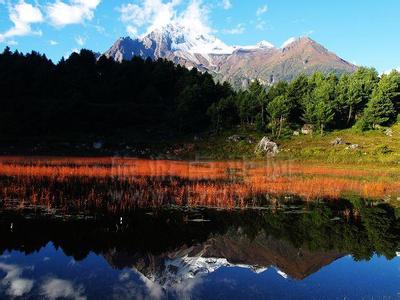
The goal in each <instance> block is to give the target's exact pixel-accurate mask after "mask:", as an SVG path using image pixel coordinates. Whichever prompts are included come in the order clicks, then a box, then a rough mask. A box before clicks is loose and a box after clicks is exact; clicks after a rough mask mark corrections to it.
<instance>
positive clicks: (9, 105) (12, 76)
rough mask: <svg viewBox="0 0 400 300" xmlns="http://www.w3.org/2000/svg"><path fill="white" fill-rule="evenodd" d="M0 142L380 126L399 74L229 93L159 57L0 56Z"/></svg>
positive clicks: (396, 108) (398, 93) (395, 105)
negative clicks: (55, 60) (6, 139)
mask: <svg viewBox="0 0 400 300" xmlns="http://www.w3.org/2000/svg"><path fill="white" fill-rule="evenodd" d="M0 89H1V91H2V93H1V96H0V102H1V110H0V135H1V137H15V136H57V135H64V136H69V135H73V134H79V135H81V136H82V135H87V134H91V135H103V136H104V135H115V134H120V133H125V132H131V133H135V132H136V133H137V132H141V133H145V134H148V135H149V137H153V136H154V135H155V134H162V135H163V136H168V137H171V136H179V135H186V134H193V133H200V132H206V131H210V130H212V131H214V132H219V131H222V130H225V129H231V128H235V127H237V126H238V125H242V126H248V127H249V128H254V129H256V130H258V131H261V132H266V133H268V134H270V135H272V136H274V137H275V138H279V137H280V136H282V135H285V134H290V133H291V132H292V131H293V130H296V129H298V128H300V127H301V126H303V125H304V124H310V125H313V126H314V128H315V129H316V130H318V132H320V133H321V134H323V132H324V131H325V130H332V129H342V128H349V127H353V126H354V127H355V128H357V129H359V130H368V129H373V128H376V127H377V126H379V125H390V124H391V123H393V122H395V121H396V120H397V116H398V114H399V113H400V74H399V73H398V72H396V71H393V72H392V73H390V74H387V75H382V76H379V74H378V73H377V72H376V71H375V70H374V69H368V68H359V69H358V71H356V72H355V73H353V74H345V75H343V76H341V77H337V76H336V75H333V74H330V75H324V74H321V73H315V74H314V75H312V76H309V77H307V76H305V75H301V76H299V77H298V78H296V79H294V80H293V81H292V82H291V83H286V82H279V83H277V84H275V85H274V86H272V87H263V86H262V85H261V84H260V83H259V82H258V81H254V82H252V83H251V84H250V86H249V87H248V89H247V90H239V91H234V90H233V89H232V87H231V86H230V85H229V84H228V83H223V84H220V83H215V82H214V80H213V78H212V76H211V75H209V74H203V73H200V72H198V71H197V70H196V69H192V70H188V69H186V68H184V67H181V66H176V65H174V64H173V63H172V62H169V61H166V60H158V61H154V62H153V61H151V60H150V59H148V60H142V59H140V58H133V59H132V60H131V61H124V62H122V63H117V62H114V61H113V60H111V59H107V58H106V57H104V56H101V57H100V58H99V59H97V57H96V55H95V54H94V53H93V52H91V51H89V50H81V52H80V53H79V54H78V53H73V54H72V55H71V56H70V57H69V58H68V59H66V60H64V59H62V60H61V61H60V62H59V63H57V64H54V63H53V62H52V61H51V60H49V59H47V58H46V57H45V56H44V55H41V54H39V53H36V52H32V53H29V54H26V55H24V54H21V53H19V52H11V51H10V49H9V48H6V49H5V50H4V52H3V53H2V54H0Z"/></svg>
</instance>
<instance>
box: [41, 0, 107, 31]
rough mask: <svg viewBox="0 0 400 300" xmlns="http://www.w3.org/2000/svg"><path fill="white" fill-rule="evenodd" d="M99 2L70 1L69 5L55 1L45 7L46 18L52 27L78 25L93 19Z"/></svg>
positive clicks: (95, 0)
mask: <svg viewBox="0 0 400 300" xmlns="http://www.w3.org/2000/svg"><path fill="white" fill-rule="evenodd" d="M100 1H101V0H71V1H70V2H69V3H65V2H62V1H60V0H56V2H54V3H51V4H48V5H47V7H46V11H47V16H48V18H49V19H50V22H51V24H52V25H53V26H56V27H63V26H65V25H70V24H80V23H83V22H84V21H87V20H88V21H90V20H92V19H93V17H94V10H95V9H96V8H97V6H98V5H99V4H100Z"/></svg>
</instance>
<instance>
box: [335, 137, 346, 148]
mask: <svg viewBox="0 0 400 300" xmlns="http://www.w3.org/2000/svg"><path fill="white" fill-rule="evenodd" d="M344 144H346V143H345V142H344V141H343V139H342V138H340V137H337V138H336V139H334V140H333V141H331V145H332V146H338V145H344Z"/></svg>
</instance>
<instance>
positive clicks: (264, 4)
mask: <svg viewBox="0 0 400 300" xmlns="http://www.w3.org/2000/svg"><path fill="white" fill-rule="evenodd" d="M399 16H400V1H398V0H380V1H378V0H334V1H328V0H325V1H321V0H248V1H244V0H18V1H16V0H0V48H3V47H5V46H6V45H9V46H10V47H11V48H12V49H18V50H20V51H23V52H27V51H30V50H37V51H40V52H42V53H45V54H46V55H47V56H48V57H50V58H51V59H53V60H54V61H58V60H59V59H60V58H61V57H62V56H64V55H69V54H70V53H71V52H72V51H73V50H76V49H80V48H82V47H83V48H88V49H92V50H94V51H99V52H103V51H105V50H107V49H108V48H109V47H110V46H111V44H112V43H113V42H114V41H115V40H116V39H117V38H118V37H120V36H127V35H131V36H135V35H140V34H143V33H145V32H146V31H148V30H150V29H151V28H154V27H157V26H159V25H160V24H163V23H166V22H169V21H170V20H179V21H180V22H182V23H184V24H185V25H186V26H190V27H192V28H193V29H194V30H197V31H199V32H201V31H204V32H206V33H209V34H213V35H215V36H217V37H218V38H220V39H221V40H222V41H224V42H225V43H227V44H228V45H249V44H255V43H257V42H259V41H260V40H268V41H269V42H271V43H273V44H274V45H275V46H278V47H279V46H281V45H282V44H283V43H284V42H285V41H286V40H288V39H289V38H291V37H298V36H304V35H308V36H310V37H311V38H313V39H314V40H316V41H317V42H319V43H321V44H323V45H324V46H325V47H327V48H328V49H329V50H331V51H333V52H335V53H337V54H338V55H339V56H341V57H343V58H344V59H346V60H348V61H350V62H353V63H356V64H358V65H365V66H373V67H376V68H377V69H378V71H380V72H382V71H386V70H389V69H392V68H398V67H400V51H399V49H400V39H399V29H400V17H399Z"/></svg>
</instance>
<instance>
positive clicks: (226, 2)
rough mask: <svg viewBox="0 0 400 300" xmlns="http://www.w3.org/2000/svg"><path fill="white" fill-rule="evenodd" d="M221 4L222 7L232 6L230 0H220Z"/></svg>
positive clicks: (228, 7)
mask: <svg viewBox="0 0 400 300" xmlns="http://www.w3.org/2000/svg"><path fill="white" fill-rule="evenodd" d="M221 6H222V7H223V8H224V9H230V8H232V3H231V1H230V0H222V3H221Z"/></svg>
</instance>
